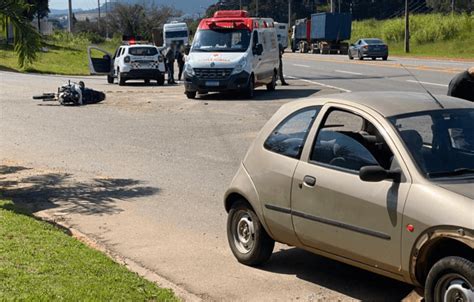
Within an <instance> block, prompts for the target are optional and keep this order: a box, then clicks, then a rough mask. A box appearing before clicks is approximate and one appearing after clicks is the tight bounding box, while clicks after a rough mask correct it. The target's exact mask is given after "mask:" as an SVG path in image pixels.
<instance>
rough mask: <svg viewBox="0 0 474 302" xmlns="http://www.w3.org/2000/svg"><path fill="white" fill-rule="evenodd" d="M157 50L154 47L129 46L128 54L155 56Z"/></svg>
mask: <svg viewBox="0 0 474 302" xmlns="http://www.w3.org/2000/svg"><path fill="white" fill-rule="evenodd" d="M157 53H158V50H157V49H156V48H155V47H131V48H129V49H128V54H130V55H132V56H155V55H156V54H157Z"/></svg>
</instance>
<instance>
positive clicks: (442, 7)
mask: <svg viewBox="0 0 474 302" xmlns="http://www.w3.org/2000/svg"><path fill="white" fill-rule="evenodd" d="M426 4H427V5H428V6H429V7H431V8H432V9H433V10H434V11H435V12H442V13H448V12H452V11H453V8H454V11H455V12H468V13H471V12H472V9H473V0H455V1H454V3H453V0H426ZM453 4H454V7H453Z"/></svg>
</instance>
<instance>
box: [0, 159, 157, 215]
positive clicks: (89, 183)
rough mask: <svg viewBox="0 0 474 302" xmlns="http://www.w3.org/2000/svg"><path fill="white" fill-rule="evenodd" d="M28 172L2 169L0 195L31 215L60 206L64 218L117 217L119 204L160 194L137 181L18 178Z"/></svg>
mask: <svg viewBox="0 0 474 302" xmlns="http://www.w3.org/2000/svg"><path fill="white" fill-rule="evenodd" d="M28 169H29V168H26V167H19V166H5V165H2V166H0V192H2V195H3V196H4V197H6V198H9V199H11V200H12V201H13V202H14V203H15V204H19V205H22V206H24V207H26V208H27V209H28V210H29V211H31V212H37V211H41V210H46V209H51V208H56V207H59V206H61V212H62V213H65V214H85V215H104V214H106V215H107V214H115V213H119V212H121V211H122V209H121V208H119V207H118V206H117V205H116V202H117V201H119V200H130V199H133V198H138V197H143V196H151V195H155V194H158V193H159V191H160V190H159V188H156V187H150V186H144V185H143V182H142V181H139V180H134V179H121V178H93V179H90V180H86V181H78V180H76V179H75V178H74V177H73V175H72V174H66V173H42V174H41V173H35V174H33V175H31V173H28V174H26V175H15V173H17V172H21V171H24V170H28Z"/></svg>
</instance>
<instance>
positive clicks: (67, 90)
mask: <svg viewBox="0 0 474 302" xmlns="http://www.w3.org/2000/svg"><path fill="white" fill-rule="evenodd" d="M33 99H34V100H43V102H54V101H57V102H59V104H61V105H73V106H74V105H75V106H78V105H85V104H94V103H98V102H101V101H103V100H104V99H105V93H103V92H101V91H96V90H93V89H90V88H86V87H85V84H84V82H83V81H80V82H79V83H75V82H71V81H68V83H67V84H64V85H62V86H60V87H58V92H57V93H54V92H48V93H43V94H41V95H34V96H33Z"/></svg>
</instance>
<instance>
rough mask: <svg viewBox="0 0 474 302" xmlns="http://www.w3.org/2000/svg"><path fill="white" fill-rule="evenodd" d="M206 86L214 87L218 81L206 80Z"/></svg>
mask: <svg viewBox="0 0 474 302" xmlns="http://www.w3.org/2000/svg"><path fill="white" fill-rule="evenodd" d="M206 86H209V87H216V86H219V82H218V81H206Z"/></svg>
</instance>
